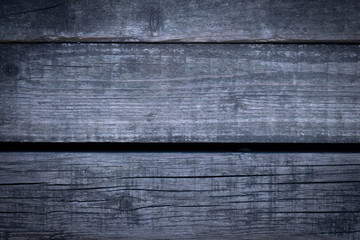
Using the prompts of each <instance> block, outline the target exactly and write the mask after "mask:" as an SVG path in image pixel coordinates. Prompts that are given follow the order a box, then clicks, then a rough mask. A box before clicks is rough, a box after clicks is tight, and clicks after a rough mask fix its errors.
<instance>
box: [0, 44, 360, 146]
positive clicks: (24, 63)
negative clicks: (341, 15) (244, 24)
mask: <svg viewBox="0 0 360 240" xmlns="http://www.w3.org/2000/svg"><path fill="white" fill-rule="evenodd" d="M0 52H1V55H0V61H1V67H0V119H1V121H0V141H20V142H23V141H26V142H264V143H268V142H295V143H300V142H304V143H307V142H324V143H340V142H344V143H350V142H353V143H358V142H359V140H360V122H359V117H360V81H359V74H360V67H359V64H360V61H359V59H360V46H359V45H333V44H330V45H313V44H311V45H291V44H290V45H280V44H275V45H272V44H270V45H269V44H259V45H252V44H195V45H192V44H186V45H183V44H181V45H179V44H161V45H158V44H29V45H28V44H3V45H0Z"/></svg>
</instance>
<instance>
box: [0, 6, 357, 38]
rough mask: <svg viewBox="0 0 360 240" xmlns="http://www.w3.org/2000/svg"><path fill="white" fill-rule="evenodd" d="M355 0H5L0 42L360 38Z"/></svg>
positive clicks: (1, 8)
mask: <svg viewBox="0 0 360 240" xmlns="http://www.w3.org/2000/svg"><path fill="white" fill-rule="evenodd" d="M359 12H360V2H359V1H358V0H346V1H338V0H322V1H293V0H276V1H275V0H244V1H238V0H228V1H222V0H192V1H186V0H180V1H179V0H166V1H161V0H151V1H148V0H107V1H97V0H82V1H80V0H75V1H73V0H52V1H48V0H38V1H32V0H2V1H1V2H0V41H3V42H4V41H38V42H44V41H74V42H78V41H87V42H89V41H90V42H101V41H120V42H125V41H126V42H137V41H140V42H152V41H154V42H158V41H180V42H213V41H215V42H220V41H237V42H266V41H273V42H309V41H310V42H314V41H315V42H316V41H331V42H356V43H359V42H360V18H359Z"/></svg>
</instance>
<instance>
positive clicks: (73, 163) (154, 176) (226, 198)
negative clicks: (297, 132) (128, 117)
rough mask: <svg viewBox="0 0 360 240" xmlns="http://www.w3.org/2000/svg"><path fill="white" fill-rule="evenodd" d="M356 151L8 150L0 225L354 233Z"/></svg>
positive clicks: (26, 230) (105, 233)
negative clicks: (109, 151)
mask: <svg viewBox="0 0 360 240" xmlns="http://www.w3.org/2000/svg"><path fill="white" fill-rule="evenodd" d="M359 159H360V154H359V153H272V154H271V153H51V152H48V153H45V152H35V153H28V152H24V153H15V152H8V153H6V152H2V153H0V166H1V168H0V192H1V196H0V232H1V234H2V237H3V239H7V240H10V239H39V238H42V239H104V238H106V239H119V238H121V239H173V238H176V239H283V240H285V239H297V240H300V239H302V240H305V239H312V240H315V239H318V240H320V239H332V240H334V239H341V240H355V239H359V238H360V221H359V218H360V202H359V197H360V162H359ZM0 236H1V235H0Z"/></svg>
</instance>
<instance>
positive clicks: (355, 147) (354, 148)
mask: <svg viewBox="0 0 360 240" xmlns="http://www.w3.org/2000/svg"><path fill="white" fill-rule="evenodd" d="M0 151H1V152H13V151H16V152H267V153H272V152H273V153H277V152H284V153H286V152H293V153H295V152H299V153H307V152H309V153H313V152H318V153H320V152H331V153H334V152H342V153H346V152H349V153H352V152H353V153H357V152H359V153H360V143H347V144H346V143H199V142H194V143H118V142H113V143H110V142H101V143H94V142H79V143H51V142H50V143H49V142H32V143H30V142H25V143H22V142H1V143H0Z"/></svg>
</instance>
